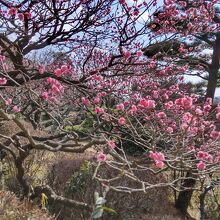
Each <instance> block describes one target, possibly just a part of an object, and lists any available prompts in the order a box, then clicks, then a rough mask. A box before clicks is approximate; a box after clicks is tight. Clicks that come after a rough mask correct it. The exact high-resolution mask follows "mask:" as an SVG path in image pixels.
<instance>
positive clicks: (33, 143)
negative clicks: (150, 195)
mask: <svg viewBox="0 0 220 220" xmlns="http://www.w3.org/2000/svg"><path fill="white" fill-rule="evenodd" d="M198 2H199V3H198V4H199V6H200V8H199V10H200V11H197V9H195V7H196V5H194V4H193V5H192V6H191V2H190V1H174V0H172V1H164V12H163V13H162V15H161V13H159V15H158V16H157V17H156V16H155V14H154V15H152V16H151V12H153V11H154V10H155V8H156V7H157V1H155V0H153V1H150V2H146V1H133V2H132V3H131V2H130V1H126V0H123V1H122V0H119V1H117V0H111V1H105V0H84V1H82V0H78V1H71V0H70V1H65V0H64V1H56V0H52V1H35V0H30V1H27V0H23V1H20V2H19V3H18V2H16V1H15V2H11V3H9V2H6V1H1V0H0V6H1V14H0V20H1V22H2V25H1V29H0V31H1V32H0V46H1V56H0V66H1V70H0V95H1V96H0V97H1V110H0V117H1V121H10V120H13V121H14V123H16V125H17V126H18V127H19V129H20V131H18V133H16V134H15V135H13V136H12V137H9V136H7V134H6V135H3V134H0V136H1V137H2V138H3V139H4V142H3V143H1V144H0V148H1V150H4V151H6V152H7V153H8V154H10V155H11V157H12V159H13V161H14V163H15V165H16V168H17V171H18V175H17V179H18V181H19V183H20V184H21V186H22V187H23V192H24V195H25V196H27V195H28V194H29V193H30V185H29V183H28V182H27V181H26V178H25V170H24V167H23V163H24V160H25V159H26V158H27V157H28V156H29V155H30V154H32V153H33V151H34V150H48V151H53V152H57V151H63V152H75V153H77V152H84V151H85V150H86V149H87V148H89V147H95V148H97V149H100V148H101V150H100V151H99V152H98V154H97V163H98V164H97V169H96V171H95V173H94V179H97V180H98V181H100V182H101V183H102V184H103V186H105V187H106V188H108V189H109V190H115V191H120V192H125V193H126V192H128V193H131V192H143V193H145V192H146V191H147V190H148V189H151V188H153V187H171V188H173V189H175V190H176V191H180V192H184V193H185V192H186V191H187V192H190V193H192V191H193V190H200V189H201V188H202V187H203V186H204V184H205V183H206V181H207V178H210V177H212V178H215V175H216V174H218V172H219V162H220V151H219V137H220V133H219V129H218V126H217V125H218V124H217V121H218V120H219V114H220V106H218V107H217V108H216V109H213V108H212V99H211V98H210V97H212V95H208V97H209V98H208V99H206V100H205V101H204V102H201V100H200V99H199V97H198V96H197V95H196V94H192V92H191V90H190V89H188V88H187V87H186V85H185V84H184V82H183V80H182V74H183V73H185V72H186V71H188V67H190V63H187V62H188V61H189V59H186V57H187V56H188V58H189V56H190V54H191V53H192V51H193V48H185V44H183V43H182V44H179V45H177V46H178V53H179V54H180V55H179V57H176V60H172V58H173V57H172V56H171V57H170V54H169V52H170V50H164V51H163V53H162V51H160V50H158V51H156V53H155V54H153V56H152V57H148V58H147V57H145V56H143V52H144V50H143V48H148V49H149V47H147V46H148V45H149V44H150V43H151V42H152V41H155V40H157V39H158V38H159V37H160V36H161V35H164V37H166V35H167V36H168V37H169V36H170V35H171V34H172V33H175V35H178V36H179V35H180V36H181V37H183V36H185V35H187V36H188V35H189V36H191V35H192V36H194V35H195V36H197V34H201V32H202V31H203V32H204V33H205V34H207V35H210V36H212V33H213V32H214V33H215V34H216V35H217V34H218V32H217V31H218V29H219V26H218V24H216V25H214V26H213V27H212V21H214V19H215V18H216V17H217V18H218V13H217V12H216V11H215V7H216V4H217V3H218V1H213V2H212V3H210V1H198ZM177 6H178V7H177ZM197 6H198V5H197ZM179 7H180V9H179ZM184 7H186V10H185V11H184ZM189 7H192V8H191V9H188V8H189ZM204 11H205V12H206V14H205V15H209V16H208V18H204V13H202V12H204ZM146 12H148V16H149V18H148V19H146V18H145V17H144V16H147V15H146ZM184 13H185V14H186V15H185V14H184ZM168 15H169V19H170V20H167V19H165V18H167V17H168ZM155 17H156V18H155ZM189 17H190V20H189V19H188V18H189ZM204 19H205V22H204ZM150 20H152V21H153V22H154V23H152V22H150ZM155 20H156V24H155ZM180 21H181V22H183V23H184V25H186V26H187V28H185V26H184V25H182V24H181V25H180V24H179V22H180ZM149 24H150V26H149ZM157 25H160V28H157ZM171 25H172V26H171ZM209 25H211V27H210V28H208V27H209ZM149 27H150V28H149ZM192 27H194V28H192ZM152 29H153V30H152ZM190 30H191V31H192V32H190ZM214 44H215V43H214ZM216 44H217V43H216ZM48 47H54V48H56V50H57V51H61V52H62V53H64V54H66V56H68V55H69V59H68V60H69V61H70V60H71V61H70V62H69V61H68V63H67V62H66V63H65V61H63V60H62V61H61V60H59V59H54V60H53V59H52V58H51V61H50V63H48V64H47V65H42V63H39V62H33V60H31V57H32V54H31V53H33V52H34V51H39V53H40V54H41V53H43V52H42V50H43V49H44V50H46V49H48ZM214 47H215V46H214ZM216 48H218V47H217V46H216ZM214 51H215V50H214ZM145 54H146V51H145ZM161 54H162V55H163V56H164V57H163V60H161ZM181 59H185V61H184V65H183V66H179V62H180V60H181ZM175 62H176V63H175ZM213 62H214V61H213ZM218 62H219V60H218ZM218 65H219V63H218ZM198 68H199V67H198ZM213 68H214V67H213ZM213 68H212V64H210V70H213V71H214V69H213ZM218 68H219V67H218ZM211 76H212V74H211V73H210V79H211V78H212V77H211ZM208 88H210V87H208ZM71 111H75V112H76V113H77V114H84V117H85V118H84V120H83V121H82V123H81V125H82V124H83V123H84V124H85V123H87V122H88V121H89V123H87V124H89V125H90V127H89V129H87V130H83V135H84V136H83V137H82V136H81V135H80V134H79V133H78V132H77V130H76V129H74V128H75V124H74V123H73V124H71V122H70V120H69V118H68V117H69V113H70V112H71ZM45 118H49V119H50V125H52V128H51V131H50V133H49V134H48V133H47V135H44V136H43V137H38V136H35V135H34V134H32V133H31V132H30V131H29V130H28V129H27V128H26V126H25V123H24V121H28V122H31V123H32V124H33V126H34V128H35V129H36V130H46V126H45V120H46V119H45ZM67 128H70V129H67ZM47 131H48V128H47ZM21 137H23V138H25V140H26V142H25V144H22V143H20V142H19V138H21ZM126 141H130V142H131V143H133V144H134V145H135V146H136V147H137V148H139V149H141V152H142V153H141V155H139V156H137V157H135V156H134V155H132V156H131V155H128V153H127V150H126V148H127V145H126V144H125V143H126ZM97 145H99V147H97ZM108 154H109V155H111V157H108ZM103 165H105V166H106V165H108V166H109V168H111V169H113V170H115V171H117V172H118V175H117V176H115V177H114V178H112V179H106V178H104V177H102V176H99V169H100V167H101V166H103ZM140 172H141V173H145V172H151V173H153V174H155V175H156V174H158V173H164V175H167V174H168V176H169V178H167V181H165V182H159V183H157V184H155V183H154V184H152V183H150V182H145V181H144V180H143V179H141V177H140V175H137V174H138V173H140ZM124 176H125V177H127V178H129V179H130V180H131V181H134V182H136V183H137V188H131V187H129V186H120V185H116V184H115V180H117V179H119V178H121V177H124ZM187 180H188V181H187ZM37 192H38V193H42V192H45V193H47V194H48V195H50V197H51V198H52V199H53V200H55V201H57V202H64V203H65V204H67V205H70V206H73V205H74V206H76V207H83V208H87V209H89V210H91V209H92V208H91V206H90V205H89V204H85V203H80V202H78V201H74V200H70V199H65V198H61V197H59V196H57V195H56V194H55V193H54V192H53V190H52V189H51V188H50V187H49V186H37V187H36V188H35V189H34V190H33V192H31V193H32V195H34V194H35V193H37ZM180 195H181V194H180ZM181 198H184V199H185V201H182V200H181ZM181 198H180V200H181V202H182V203H183V204H185V205H184V207H179V208H180V209H181V210H182V211H183V212H184V213H186V211H187V206H188V204H189V201H188V200H189V199H190V198H191V197H187V198H186V197H181ZM186 200H187V201H186Z"/></svg>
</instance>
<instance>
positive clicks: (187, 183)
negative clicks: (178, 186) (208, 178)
mask: <svg viewBox="0 0 220 220" xmlns="http://www.w3.org/2000/svg"><path fill="white" fill-rule="evenodd" d="M190 177H192V175H191V173H189V172H188V173H187V174H186V178H188V179H185V180H184V182H183V184H182V188H183V189H184V188H193V187H194V186H195V184H196V180H195V179H193V177H192V179H189V178H190ZM192 194H193V190H192V189H187V190H183V191H181V192H180V193H179V195H178V198H177V201H176V204H175V206H176V208H177V209H178V210H180V212H181V213H182V214H183V215H186V214H187V209H188V207H189V204H190V200H191V198H192Z"/></svg>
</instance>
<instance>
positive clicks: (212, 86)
mask: <svg viewBox="0 0 220 220" xmlns="http://www.w3.org/2000/svg"><path fill="white" fill-rule="evenodd" d="M219 60H220V34H217V35H216V40H215V43H214V45H213V54H212V63H211V64H210V66H209V78H208V85H207V90H206V98H208V97H210V98H212V99H213V98H214V96H215V90H216V87H217V82H218V71H219Z"/></svg>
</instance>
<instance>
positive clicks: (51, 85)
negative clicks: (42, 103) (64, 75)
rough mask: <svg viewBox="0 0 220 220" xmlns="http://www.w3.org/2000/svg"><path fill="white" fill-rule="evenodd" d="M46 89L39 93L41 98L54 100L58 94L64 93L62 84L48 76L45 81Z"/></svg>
mask: <svg viewBox="0 0 220 220" xmlns="http://www.w3.org/2000/svg"><path fill="white" fill-rule="evenodd" d="M46 83H47V86H48V89H47V91H43V92H42V94H41V97H42V99H44V100H49V101H51V102H56V99H57V97H58V96H59V95H62V94H63V93H64V86H63V85H62V84H61V83H60V82H59V81H58V80H56V79H54V78H51V77H49V78H48V79H47V81H46Z"/></svg>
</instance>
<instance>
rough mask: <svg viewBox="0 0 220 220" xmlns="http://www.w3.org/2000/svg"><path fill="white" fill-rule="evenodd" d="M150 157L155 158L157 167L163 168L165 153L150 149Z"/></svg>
mask: <svg viewBox="0 0 220 220" xmlns="http://www.w3.org/2000/svg"><path fill="white" fill-rule="evenodd" d="M149 157H150V158H151V159H153V160H154V162H155V165H156V167H157V168H160V169H161V168H163V167H164V160H165V157H164V154H163V153H161V152H153V151H150V154H149Z"/></svg>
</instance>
